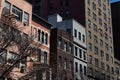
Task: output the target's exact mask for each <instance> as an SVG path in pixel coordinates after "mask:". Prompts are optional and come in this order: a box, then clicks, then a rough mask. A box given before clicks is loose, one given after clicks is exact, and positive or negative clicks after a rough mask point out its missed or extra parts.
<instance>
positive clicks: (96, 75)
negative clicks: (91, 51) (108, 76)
mask: <svg viewBox="0 0 120 80" xmlns="http://www.w3.org/2000/svg"><path fill="white" fill-rule="evenodd" d="M95 77H96V78H98V77H99V72H98V71H97V70H95Z"/></svg>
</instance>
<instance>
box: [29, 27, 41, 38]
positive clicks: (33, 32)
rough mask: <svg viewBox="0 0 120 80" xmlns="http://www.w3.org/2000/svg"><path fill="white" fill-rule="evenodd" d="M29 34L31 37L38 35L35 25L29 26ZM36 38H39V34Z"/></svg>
mask: <svg viewBox="0 0 120 80" xmlns="http://www.w3.org/2000/svg"><path fill="white" fill-rule="evenodd" d="M31 34H32V37H33V38H34V39H35V38H37V37H38V36H37V29H36V28H35V27H32V26H31ZM38 38H40V35H39V37H38ZM39 40H40V39H39Z"/></svg>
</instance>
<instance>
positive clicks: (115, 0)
mask: <svg viewBox="0 0 120 80" xmlns="http://www.w3.org/2000/svg"><path fill="white" fill-rule="evenodd" d="M117 1H120V0H111V3H113V2H117Z"/></svg>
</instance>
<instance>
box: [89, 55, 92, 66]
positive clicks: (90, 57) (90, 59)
mask: <svg viewBox="0 0 120 80" xmlns="http://www.w3.org/2000/svg"><path fill="white" fill-rule="evenodd" d="M89 61H90V62H89V63H90V64H92V56H91V55H89Z"/></svg>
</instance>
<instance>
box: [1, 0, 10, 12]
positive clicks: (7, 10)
mask: <svg viewBox="0 0 120 80" xmlns="http://www.w3.org/2000/svg"><path fill="white" fill-rule="evenodd" d="M10 6H11V4H10V3H9V2H6V1H5V7H4V12H3V13H8V14H9V13H10Z"/></svg>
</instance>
